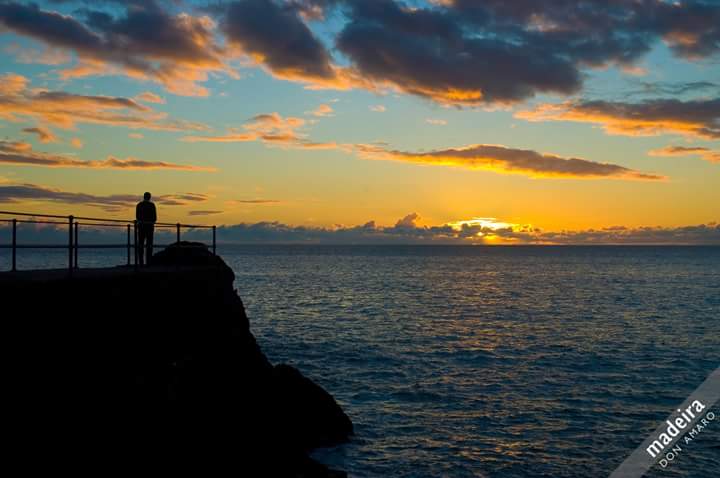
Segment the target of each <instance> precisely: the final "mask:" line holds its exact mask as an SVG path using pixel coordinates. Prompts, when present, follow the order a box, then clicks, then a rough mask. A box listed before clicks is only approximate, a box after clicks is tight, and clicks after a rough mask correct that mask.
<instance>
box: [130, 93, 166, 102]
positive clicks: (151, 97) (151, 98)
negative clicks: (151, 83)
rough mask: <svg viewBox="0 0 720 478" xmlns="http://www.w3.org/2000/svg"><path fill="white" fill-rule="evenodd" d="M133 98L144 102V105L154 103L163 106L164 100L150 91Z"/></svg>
mask: <svg viewBox="0 0 720 478" xmlns="http://www.w3.org/2000/svg"><path fill="white" fill-rule="evenodd" d="M135 98H137V99H138V100H140V101H144V102H145V103H156V104H161V105H164V104H165V99H164V98H162V97H161V96H158V95H156V94H155V93H153V92H151V91H145V92H143V93H140V94H139V95H137V96H136V97H135Z"/></svg>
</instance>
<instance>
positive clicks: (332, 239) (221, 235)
mask: <svg viewBox="0 0 720 478" xmlns="http://www.w3.org/2000/svg"><path fill="white" fill-rule="evenodd" d="M16 187H19V186H16ZM4 194H5V193H4V192H3V189H2V187H0V198H2V197H3V195H4ZM37 194H38V193H37V192H36V191H32V192H30V193H29V194H27V196H30V197H34V196H36V195H37ZM117 198H119V199H117V200H116V202H117V204H120V205H121V207H122V208H125V207H129V206H128V205H127V204H125V202H124V199H125V198H124V196H120V197H117ZM85 199H86V198H85ZM136 200H137V198H136V197H135V196H128V197H127V201H128V204H129V205H132V204H134V202H135V201H136ZM83 202H85V201H83ZM220 212H221V211H191V212H190V215H192V216H204V215H208V214H211V213H212V214H215V213H218V214H219V213H220ZM419 220H420V217H419V216H418V214H417V213H412V214H408V215H407V216H406V217H404V218H402V219H399V220H398V221H397V223H396V224H395V225H394V226H379V225H377V224H376V223H375V221H369V222H367V223H365V224H362V225H357V226H342V225H338V226H334V227H312V226H293V225H288V224H284V223H281V222H276V221H274V222H267V221H266V222H257V223H242V224H233V225H223V226H219V227H218V228H217V238H218V242H219V243H221V244H222V243H225V244H233V243H235V244H455V245H459V244H515V245H522V244H544V245H571V244H581V245H590V244H595V245H602V244H656V245H677V244H690V245H720V224H718V223H717V222H711V223H708V224H700V225H693V226H682V227H635V228H628V227H624V226H611V227H605V228H600V229H586V230H576V231H543V230H541V229H539V228H537V227H533V226H530V225H519V224H507V223H502V222H498V221H495V220H494V219H492V218H485V219H482V218H476V219H473V220H468V221H458V222H455V223H447V224H441V225H436V226H424V225H420V224H418V222H419ZM3 227H7V226H6V225H4V224H2V223H0V228H3ZM23 227H28V226H23ZM83 229H84V230H83V232H82V234H83V237H84V240H85V241H88V242H92V243H93V244H102V243H107V242H115V243H116V242H117V232H116V231H113V230H108V229H94V228H92V227H91V226H90V225H86V226H83ZM172 232H173V231H168V230H162V229H161V230H158V231H157V236H158V242H163V241H167V242H172V240H173V235H172ZM65 234H66V229H65V228H63V227H60V228H59V229H56V228H53V227H39V228H38V227H36V228H35V230H34V232H33V234H31V235H28V237H27V238H26V239H23V241H24V242H35V243H52V242H53V238H55V239H59V240H63V238H65V237H66V236H65ZM183 237H185V238H186V239H187V240H198V241H207V240H208V233H207V231H206V230H189V231H187V232H184V233H183ZM55 242H57V241H55Z"/></svg>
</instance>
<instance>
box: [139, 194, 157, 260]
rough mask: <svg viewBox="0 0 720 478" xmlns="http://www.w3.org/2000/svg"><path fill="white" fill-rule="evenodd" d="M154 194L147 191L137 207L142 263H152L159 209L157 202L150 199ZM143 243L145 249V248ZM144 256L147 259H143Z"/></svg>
mask: <svg viewBox="0 0 720 478" xmlns="http://www.w3.org/2000/svg"><path fill="white" fill-rule="evenodd" d="M151 197H152V195H151V194H150V193H145V194H144V195H143V200H142V201H140V202H139V203H138V204H137V206H136V207H135V219H136V220H137V227H138V244H137V247H138V248H139V250H137V252H138V261H139V263H140V265H141V266H142V265H143V264H147V265H150V260H151V258H152V254H153V232H154V230H155V221H157V209H155V204H153V203H152V202H151V201H150V198H151ZM143 245H144V246H145V250H143ZM143 256H145V257H146V258H147V259H146V260H145V261H143Z"/></svg>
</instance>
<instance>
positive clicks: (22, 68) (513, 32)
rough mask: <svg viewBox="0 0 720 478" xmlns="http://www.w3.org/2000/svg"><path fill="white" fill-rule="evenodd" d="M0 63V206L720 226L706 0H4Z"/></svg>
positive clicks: (306, 228)
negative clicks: (150, 202)
mask: <svg viewBox="0 0 720 478" xmlns="http://www.w3.org/2000/svg"><path fill="white" fill-rule="evenodd" d="M0 61H1V62H2V70H1V71H0V76H2V78H1V79H0V209H1V210H9V211H21V212H31V213H51V214H75V215H91V216H102V217H112V218H120V219H125V218H132V215H133V208H134V205H135V203H136V202H137V201H139V200H140V199H141V198H142V194H143V192H145V191H150V192H152V194H153V199H154V201H155V202H156V204H157V207H158V213H159V216H160V220H161V221H167V222H176V221H180V222H184V223H195V224H217V225H222V226H223V229H222V230H221V231H222V232H223V233H224V234H225V238H226V239H227V240H232V241H238V242H243V241H248V242H267V241H272V242H284V241H287V242H352V243H355V242H357V243H363V242H366V243H374V242H411V243H415V242H421V243H426V242H429V243H446V242H449V243H471V244H523V243H538V244H555V243H559V244H565V243H714V244H719V243H720V225H719V224H718V222H719V221H720V213H719V211H720V208H719V207H718V204H720V1H716V0H712V1H711V0H687V1H674V2H670V1H662V0H612V1H594V0H592V1H591V0H579V1H569V0H553V1H549V2H537V1H534V0H516V1H513V2H507V1H501V0H486V1H473V0H427V1H421V0H416V1H410V0H407V1H397V0H239V1H222V0H213V1H190V0H173V1H170V0H168V1H162V0H155V1H134V0H130V1H121V0H105V1H101V0H93V1H90V0H87V1H71V0H46V1H37V2H17V1H3V0H0ZM221 240H222V236H221Z"/></svg>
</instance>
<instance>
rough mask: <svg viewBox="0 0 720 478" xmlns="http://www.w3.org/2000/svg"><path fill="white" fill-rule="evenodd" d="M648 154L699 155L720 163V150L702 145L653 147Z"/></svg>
mask: <svg viewBox="0 0 720 478" xmlns="http://www.w3.org/2000/svg"><path fill="white" fill-rule="evenodd" d="M648 154H649V155H650V156H699V157H701V158H702V159H704V160H706V161H710V162H711V163H718V164H720V151H716V150H712V149H710V148H705V147H701V146H666V147H664V148H659V149H653V150H652V151H650V152H649V153H648Z"/></svg>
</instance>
